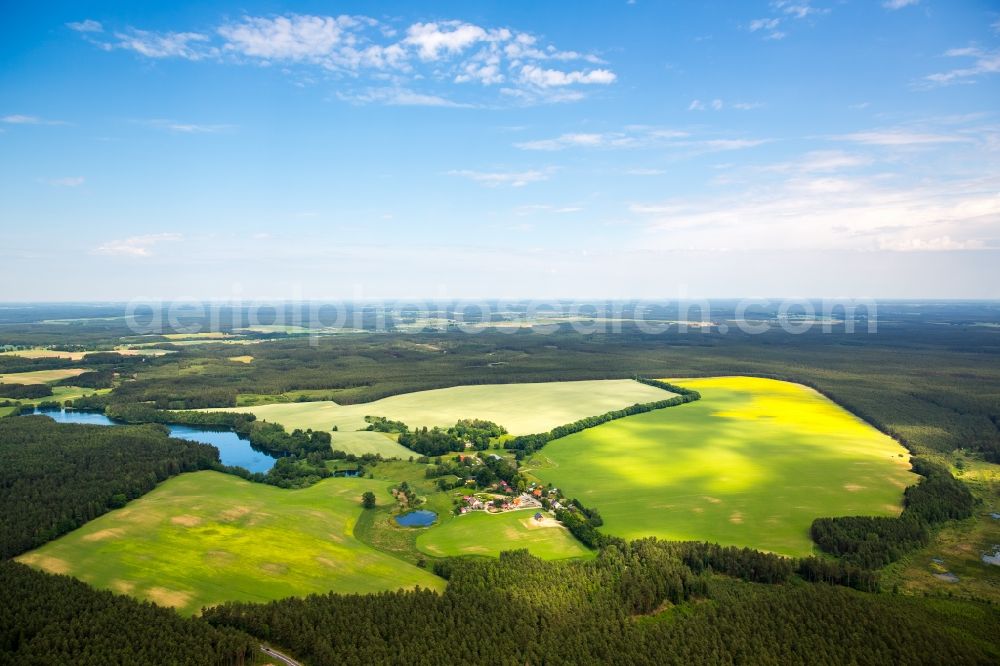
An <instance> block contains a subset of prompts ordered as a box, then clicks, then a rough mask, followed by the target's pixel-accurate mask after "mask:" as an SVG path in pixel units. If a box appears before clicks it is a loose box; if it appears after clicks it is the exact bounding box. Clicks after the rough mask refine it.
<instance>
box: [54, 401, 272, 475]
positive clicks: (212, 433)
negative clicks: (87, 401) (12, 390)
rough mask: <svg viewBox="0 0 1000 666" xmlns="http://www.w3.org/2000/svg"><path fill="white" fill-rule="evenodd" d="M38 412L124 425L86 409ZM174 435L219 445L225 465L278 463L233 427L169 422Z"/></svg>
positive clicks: (262, 467) (260, 467)
mask: <svg viewBox="0 0 1000 666" xmlns="http://www.w3.org/2000/svg"><path fill="white" fill-rule="evenodd" d="M35 413H36V414H44V415H45V416H48V417H49V418H51V419H53V420H54V421H56V422H57V423H86V424H89V425H108V426H114V425H121V424H120V423H118V422H117V421H112V420H111V419H109V418H108V417H107V416H105V415H104V414H102V413H101V412H85V411H77V410H74V409H61V410H55V409H52V410H49V409H46V410H42V411H38V410H35ZM167 427H168V428H169V429H170V436H171V437H179V438H181V439H190V440H192V441H195V442H201V443H202V444H211V445H212V446H214V447H215V448H217V449H219V459H220V460H222V464H223V465H233V466H236V467H243V468H245V469H248V470H250V471H251V472H266V471H267V470H269V469H271V468H272V467H274V461H275V460H276V458H274V457H272V456H270V455H268V454H266V453H264V452H262V451H258V450H256V449H254V448H253V447H252V446H250V442H249V440H246V439H242V438H241V437H240V436H239V435H237V434H236V433H235V432H233V431H232V430H224V429H219V430H213V429H211V428H204V427H196V426H186V425H167Z"/></svg>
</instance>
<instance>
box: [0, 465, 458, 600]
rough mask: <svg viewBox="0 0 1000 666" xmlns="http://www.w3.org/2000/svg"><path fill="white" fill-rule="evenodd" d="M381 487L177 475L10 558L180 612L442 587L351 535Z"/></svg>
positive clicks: (368, 483) (350, 482)
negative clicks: (285, 486)
mask: <svg viewBox="0 0 1000 666" xmlns="http://www.w3.org/2000/svg"><path fill="white" fill-rule="evenodd" d="M386 486H387V484H386V482H384V481H382V482H380V481H371V480H366V479H349V478H339V479H327V480H325V481H322V482H320V483H318V484H316V485H314V486H312V487H310V488H307V489H304V490H282V489H279V488H275V487H272V486H267V485H263V484H253V483H249V482H247V481H244V480H242V479H239V478H237V477H234V476H231V475H226V474H220V473H217V472H208V471H206V472H195V473H190V474H183V475H181V476H178V477H174V478H172V479H170V480H168V481H166V482H164V483H162V484H161V485H159V486H158V487H157V488H156V489H155V490H153V491H152V492H150V493H148V494H147V495H144V496H143V497H141V498H140V499H137V500H135V501H133V502H131V503H129V504H128V505H126V506H125V507H124V508H122V509H118V510H116V511H112V512H110V513H107V514H105V515H103V516H101V517H99V518H97V519H95V520H93V521H91V522H89V523H87V524H86V525H84V526H83V527H81V528H80V529H78V530H75V531H73V532H71V533H69V534H67V535H65V536H63V537H62V538H59V539H57V540H55V541H52V542H50V543H48V544H46V545H44V546H42V547H41V548H39V549H37V550H34V551H31V552H29V553H26V554H24V555H22V556H21V557H19V558H18V559H19V560H21V561H22V562H24V563H26V564H29V565H31V566H34V567H36V568H39V569H43V570H45V571H48V572H51V573H61V574H70V575H72V576H75V577H77V578H79V579H81V580H84V581H86V582H88V583H90V584H91V585H94V586H95V587H99V588H104V589H110V590H114V591H116V592H119V593H124V594H129V595H131V596H134V597H137V598H140V599H148V600H150V601H154V602H156V603H158V604H160V605H164V606H171V607H174V608H176V609H177V610H178V611H179V612H180V613H182V614H184V615H191V614H194V613H196V612H198V611H199V610H200V609H201V608H202V607H203V606H206V605H214V604H217V603H220V602H222V601H227V600H245V601H268V600H271V599H280V598H283V597H288V596H301V595H305V594H309V593H314V592H315V593H320V592H327V591H336V592H345V593H353V592H357V593H367V592H378V591H382V590H394V589H399V588H410V587H414V586H417V585H419V586H421V587H425V588H433V589H442V588H443V586H444V582H443V581H442V580H441V579H439V578H437V577H436V576H433V575H432V574H430V573H428V572H427V571H424V570H423V569H419V568H417V567H415V566H413V565H410V564H407V563H405V562H401V561H399V560H397V559H395V558H393V557H391V556H389V555H386V554H384V553H381V552H379V551H377V550H375V549H373V548H371V547H369V546H367V545H365V544H363V543H361V542H360V541H358V540H357V539H355V538H354V535H353V530H354V524H355V522H356V521H357V519H358V517H359V516H360V515H361V512H362V511H363V509H362V508H361V505H360V498H361V494H362V493H363V492H364V491H366V490H369V489H373V488H374V489H378V490H380V491H382V492H387V491H386V490H385V487H386Z"/></svg>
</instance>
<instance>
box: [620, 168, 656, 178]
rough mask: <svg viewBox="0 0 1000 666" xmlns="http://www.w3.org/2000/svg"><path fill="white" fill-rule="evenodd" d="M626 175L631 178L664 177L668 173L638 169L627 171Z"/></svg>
mask: <svg viewBox="0 0 1000 666" xmlns="http://www.w3.org/2000/svg"><path fill="white" fill-rule="evenodd" d="M625 173H627V174H628V175H630V176H662V175H663V174H665V173H666V171H664V170H663V169H645V168H636V169H627V170H626V171H625Z"/></svg>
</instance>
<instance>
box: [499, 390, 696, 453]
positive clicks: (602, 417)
mask: <svg viewBox="0 0 1000 666" xmlns="http://www.w3.org/2000/svg"><path fill="white" fill-rule="evenodd" d="M636 381H638V382H641V383H643V384H648V385H649V386H655V387H657V388H661V389H663V390H664V391H670V392H671V393H676V394H678V395H676V396H674V397H672V398H667V399H666V400H657V401H655V402H644V403H636V404H634V405H632V406H631V407H625V408H624V409H615V410H612V411H610V412H605V413H604V414H599V415H597V416H588V417H586V418H583V419H580V420H578V421H574V422H573V423H568V424H566V425H561V426H557V427H555V428H553V429H552V430H550V431H548V432H543V433H536V434H533V435H520V436H518V437H514V438H512V439H509V440H507V441H506V442H504V448H506V449H512V450H513V451H515V452H516V453H515V455H516V456H517V459H518V460H523V459H524V458H527V457H528V456H530V455H531V454H532V453H534V452H535V451H537V450H538V449H540V448H542V447H543V446H545V445H546V444H548V443H549V442H551V441H552V440H554V439H559V438H560V437H565V436H566V435H572V434H573V433H577V432H580V431H581V430H586V429H587V428H593V427H594V426H599V425H601V424H603V423H607V422H608V421H614V420H615V419H623V418H625V417H626V416H633V415H635V414H644V413H646V412H651V411H654V410H657V409H664V408H666V407H676V406H677V405H684V404H687V403H689V402H694V401H695V400H700V399H701V394H700V393H698V391H694V390H691V389H686V388H684V387H682V386H675V385H673V384H668V383H667V382H663V381H659V380H657V379H645V378H641V377H636Z"/></svg>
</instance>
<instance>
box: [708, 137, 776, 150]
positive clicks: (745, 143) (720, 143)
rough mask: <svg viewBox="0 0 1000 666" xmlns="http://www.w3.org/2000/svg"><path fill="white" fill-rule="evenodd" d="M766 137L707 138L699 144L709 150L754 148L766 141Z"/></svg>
mask: <svg viewBox="0 0 1000 666" xmlns="http://www.w3.org/2000/svg"><path fill="white" fill-rule="evenodd" d="M767 142H768V140H767V139H709V140H707V141H702V142H701V145H702V146H704V147H705V148H708V149H709V150H743V149H744V148H755V147H757V146H761V145H763V144H765V143H767Z"/></svg>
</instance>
